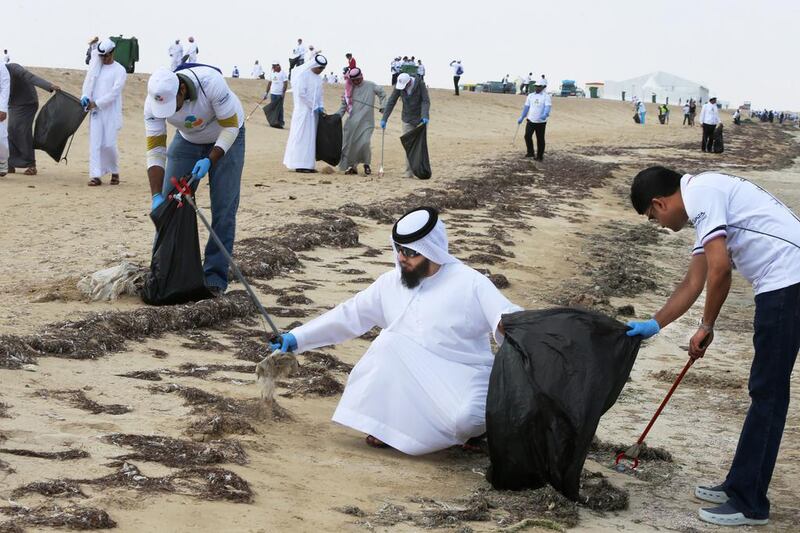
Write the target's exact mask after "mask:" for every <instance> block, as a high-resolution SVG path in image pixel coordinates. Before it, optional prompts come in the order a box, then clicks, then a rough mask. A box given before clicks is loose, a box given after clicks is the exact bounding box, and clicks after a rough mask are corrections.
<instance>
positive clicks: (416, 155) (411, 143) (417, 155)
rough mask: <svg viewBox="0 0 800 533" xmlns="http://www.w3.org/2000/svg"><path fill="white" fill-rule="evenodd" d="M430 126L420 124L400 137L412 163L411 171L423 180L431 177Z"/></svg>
mask: <svg viewBox="0 0 800 533" xmlns="http://www.w3.org/2000/svg"><path fill="white" fill-rule="evenodd" d="M427 132H428V126H427V124H420V125H419V126H417V127H416V128H414V129H413V130H411V131H409V132H408V133H406V134H404V135H403V136H402V137H400V142H401V143H403V148H405V150H406V157H407V158H408V162H409V163H410V164H411V171H412V172H413V173H414V175H415V176H416V177H418V178H419V179H421V180H427V179H430V177H431V161H430V159H429V158H428V134H427Z"/></svg>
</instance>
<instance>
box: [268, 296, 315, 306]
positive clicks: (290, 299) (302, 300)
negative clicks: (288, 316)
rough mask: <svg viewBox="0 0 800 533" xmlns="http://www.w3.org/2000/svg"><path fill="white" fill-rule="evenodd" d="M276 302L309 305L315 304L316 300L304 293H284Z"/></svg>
mask: <svg viewBox="0 0 800 533" xmlns="http://www.w3.org/2000/svg"><path fill="white" fill-rule="evenodd" d="M276 302H277V303H278V304H279V305H308V304H313V303H314V300H312V299H311V298H309V297H308V296H305V295H303V294H282V295H280V296H278V298H277V299H276Z"/></svg>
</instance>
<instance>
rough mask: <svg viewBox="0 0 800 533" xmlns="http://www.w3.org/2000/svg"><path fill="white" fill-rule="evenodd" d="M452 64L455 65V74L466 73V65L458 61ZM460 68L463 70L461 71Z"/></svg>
mask: <svg viewBox="0 0 800 533" xmlns="http://www.w3.org/2000/svg"><path fill="white" fill-rule="evenodd" d="M450 66H451V67H453V76H462V75H463V74H464V65H462V64H461V63H458V62H456V63H453V64H452V65H450ZM459 70H460V71H461V72H459Z"/></svg>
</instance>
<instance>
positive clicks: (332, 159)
mask: <svg viewBox="0 0 800 533" xmlns="http://www.w3.org/2000/svg"><path fill="white" fill-rule="evenodd" d="M341 159H342V116H341V115H339V114H338V113H336V114H333V115H324V114H323V115H320V116H319V121H318V122H317V161H325V162H326V163H328V164H329V165H331V166H334V167H335V166H336V165H338V164H339V161H341Z"/></svg>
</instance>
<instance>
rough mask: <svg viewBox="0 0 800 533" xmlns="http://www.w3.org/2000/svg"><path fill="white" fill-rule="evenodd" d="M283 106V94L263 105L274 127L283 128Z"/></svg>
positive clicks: (270, 123) (269, 121) (268, 119)
mask: <svg viewBox="0 0 800 533" xmlns="http://www.w3.org/2000/svg"><path fill="white" fill-rule="evenodd" d="M282 106H283V96H280V97H278V98H276V99H275V100H272V101H271V102H270V103H268V104H267V105H265V106H264V107H263V109H264V114H265V115H266V116H267V122H268V123H269V125H270V126H271V127H273V128H283V122H281V116H280V112H281V107H282ZM340 157H341V154H340Z"/></svg>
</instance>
